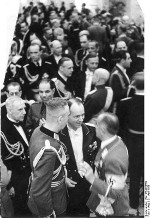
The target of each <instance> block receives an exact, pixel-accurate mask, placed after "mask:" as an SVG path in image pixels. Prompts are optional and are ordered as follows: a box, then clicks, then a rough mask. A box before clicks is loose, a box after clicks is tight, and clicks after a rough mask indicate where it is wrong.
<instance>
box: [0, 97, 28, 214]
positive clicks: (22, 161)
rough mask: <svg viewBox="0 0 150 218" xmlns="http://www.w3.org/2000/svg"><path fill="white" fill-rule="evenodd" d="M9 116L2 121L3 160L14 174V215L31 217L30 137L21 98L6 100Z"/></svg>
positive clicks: (12, 177) (12, 185)
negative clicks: (29, 202) (29, 203)
mask: <svg viewBox="0 0 150 218" xmlns="http://www.w3.org/2000/svg"><path fill="white" fill-rule="evenodd" d="M6 109H7V115H6V116H3V117H2V120H1V152H2V160H3V162H4V164H5V166H6V167H7V169H8V170H10V171H11V172H12V175H11V179H10V183H9V185H8V186H9V188H11V187H13V188H14V192H15V195H14V197H13V206H14V212H15V214H14V215H17V216H19V217H21V216H23V215H29V210H28V207H27V189H28V182H29V177H30V175H31V168H30V162H29V155H28V146H29V145H28V135H27V133H26V131H25V128H24V126H23V122H22V121H23V120H24V116H25V113H26V112H25V104H24V100H22V99H21V98H20V97H19V96H11V97H9V98H8V99H7V100H6Z"/></svg>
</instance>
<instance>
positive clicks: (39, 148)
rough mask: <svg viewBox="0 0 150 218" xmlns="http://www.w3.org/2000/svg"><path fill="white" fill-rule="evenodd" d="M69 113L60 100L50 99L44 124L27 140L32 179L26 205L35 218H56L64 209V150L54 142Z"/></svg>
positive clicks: (63, 146)
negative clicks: (28, 142) (52, 217)
mask: <svg viewBox="0 0 150 218" xmlns="http://www.w3.org/2000/svg"><path fill="white" fill-rule="evenodd" d="M69 113H70V112H69V107H68V104H67V102H66V101H65V100H64V99H61V98H53V99H52V100H50V101H49V102H48V103H47V107H46V122H45V123H44V125H43V126H41V127H37V128H36V130H35V131H34V133H33V134H32V137H31V140H30V146H29V150H30V163H31V168H32V172H33V177H32V182H31V188H30V193H29V200H28V205H29V208H30V210H31V211H32V213H33V214H34V215H36V216H38V217H50V216H52V215H53V216H54V217H56V215H60V214H63V213H64V212H65V210H66V206H67V198H66V184H65V178H64V177H65V171H64V165H65V163H66V156H65V150H66V147H65V145H64V144H62V143H61V142H60V141H59V140H58V139H59V137H58V133H59V131H60V130H61V129H63V128H64V127H65V125H66V124H67V121H68V116H69Z"/></svg>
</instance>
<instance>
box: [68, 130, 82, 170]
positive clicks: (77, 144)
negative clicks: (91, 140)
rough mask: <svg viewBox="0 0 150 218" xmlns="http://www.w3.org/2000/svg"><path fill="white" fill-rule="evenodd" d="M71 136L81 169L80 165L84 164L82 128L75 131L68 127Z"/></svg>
mask: <svg viewBox="0 0 150 218" xmlns="http://www.w3.org/2000/svg"><path fill="white" fill-rule="evenodd" d="M68 131H69V136H70V140H71V143H72V147H73V151H74V156H75V160H76V163H77V167H78V168H79V165H80V163H82V162H83V150H82V145H83V131H82V127H80V128H78V129H77V130H76V131H74V130H73V129H72V128H70V127H69V126H68Z"/></svg>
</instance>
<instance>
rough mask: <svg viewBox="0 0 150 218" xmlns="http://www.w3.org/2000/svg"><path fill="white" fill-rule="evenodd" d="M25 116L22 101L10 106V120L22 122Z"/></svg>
mask: <svg viewBox="0 0 150 218" xmlns="http://www.w3.org/2000/svg"><path fill="white" fill-rule="evenodd" d="M25 114H26V111H25V104H24V102H23V100H22V101H15V102H14V104H13V105H12V109H11V116H12V118H13V119H14V120H15V121H16V122H18V121H23V120H24V116H25Z"/></svg>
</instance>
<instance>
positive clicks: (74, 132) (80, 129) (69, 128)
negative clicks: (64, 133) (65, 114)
mask: <svg viewBox="0 0 150 218" xmlns="http://www.w3.org/2000/svg"><path fill="white" fill-rule="evenodd" d="M67 127H68V131H69V132H71V133H73V134H75V135H79V134H80V133H81V131H82V127H81V126H80V127H79V128H78V129H77V130H73V129H72V128H71V127H69V125H68V124H67Z"/></svg>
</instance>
